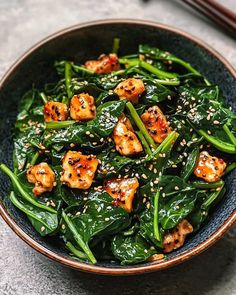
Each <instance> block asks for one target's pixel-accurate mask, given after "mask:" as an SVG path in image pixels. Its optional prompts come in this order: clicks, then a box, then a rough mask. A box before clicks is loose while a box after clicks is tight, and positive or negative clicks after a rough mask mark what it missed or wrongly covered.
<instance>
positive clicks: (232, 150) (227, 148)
mask: <svg viewBox="0 0 236 295" xmlns="http://www.w3.org/2000/svg"><path fill="white" fill-rule="evenodd" d="M197 132H198V133H199V134H200V135H201V136H203V137H204V138H205V139H206V140H207V141H208V142H210V143H211V144H212V145H214V146H215V147H216V148H217V149H218V150H220V151H223V152H225V153H229V154H236V146H234V145H232V144H229V143H226V142H223V141H221V140H219V139H216V138H215V137H214V136H211V135H209V134H207V133H206V132H205V131H204V130H202V129H200V130H197Z"/></svg>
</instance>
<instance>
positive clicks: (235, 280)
mask: <svg viewBox="0 0 236 295" xmlns="http://www.w3.org/2000/svg"><path fill="white" fill-rule="evenodd" d="M221 2H222V3H225V4H227V5H229V6H230V7H231V8H233V9H235V10H236V1H235V0H227V1H226V0H222V1H221ZM125 17H127V18H139V19H147V20H153V21H157V22H161V23H164V24H169V25H173V26H176V27H178V28H180V29H183V30H185V31H187V32H189V33H191V34H193V35H195V36H198V37H199V38H201V39H202V40H204V41H205V42H207V43H208V44H210V45H211V46H212V47H214V48H215V49H216V50H218V51H219V52H220V53H221V54H222V55H224V56H225V57H226V58H227V59H228V60H229V61H230V62H231V63H232V64H233V65H234V66H236V46H235V41H234V40H233V39H231V37H229V36H227V35H226V34H225V32H223V31H221V30H220V29H219V28H217V27H216V26H215V25H214V24H212V23H211V22H210V21H208V20H207V19H205V18H204V17H203V16H200V15H199V14H198V13H195V12H193V11H192V10H191V9H189V8H188V7H186V6H185V5H183V4H182V3H181V1H177V0H176V1H175V0H173V1H172V0H169V1H167V0H150V1H141V0H133V1H128V0H127V1H125V0H120V1H117V0H116V1H115V0H103V1H96V0H80V1H78V0H57V1H53V0H10V1H6V0H0V40H1V45H0V76H2V75H3V73H4V72H5V71H6V70H7V69H8V68H9V66H10V65H11V64H12V63H13V62H14V61H15V59H16V58H17V57H19V56H20V55H21V54H22V53H23V52H24V51H25V50H27V49H28V48H29V47H30V46H32V45H33V44H34V43H35V42H37V41H39V40H40V39H42V38H44V37H46V36H47V35H49V34H51V33H54V32H55V31H58V30H60V29H62V28H64V27H67V26H70V25H74V24H78V23H80V22H84V21H88V20H95V19H105V18H125ZM235 237H236V227H234V228H232V229H231V230H230V231H229V232H228V233H227V234H226V235H225V236H224V238H222V239H221V240H220V241H219V242H218V243H217V244H216V245H214V246H213V247H211V248H210V249H209V250H207V251H206V252H204V253H203V254H201V255H199V256H198V257H195V258H194V259H192V260H191V261H189V262H187V263H184V264H182V265H180V266H178V267H174V268H172V269H168V270H165V271H162V272H157V273H152V274H147V275H142V276H136V277H102V276H96V275H91V274H86V273H81V272H79V271H75V270H72V269H68V268H66V267H64V266H62V265H59V264H57V263H55V262H53V261H51V260H49V259H48V258H46V257H44V256H42V255H41V254H39V253H37V252H36V251H34V250H33V249H31V248H30V247H29V246H27V245H26V244H25V243H24V242H23V241H21V240H20V238H18V237H17V236H16V235H15V234H14V233H13V232H12V231H11V230H10V229H9V228H8V226H7V225H6V224H5V223H4V222H3V220H2V219H1V218H0V253H1V255H0V294H2V295H3V294H5V295H11V294H14V295H17V294H34V295H37V294H47V295H50V294H63V295H65V294H106V293H107V294H108V293H112V294H114V295H115V294H129V295H130V294H157V293H158V294H159V295H162V294H168V295H178V294H181V295H187V294H191V295H194V294H197V295H199V294H200V295H202V294H214V295H218V294H219V295H231V294H236V251H235V249H236V239H235Z"/></svg>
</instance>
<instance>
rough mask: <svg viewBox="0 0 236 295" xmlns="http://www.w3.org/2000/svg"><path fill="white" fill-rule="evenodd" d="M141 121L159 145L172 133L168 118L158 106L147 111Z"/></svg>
mask: <svg viewBox="0 0 236 295" xmlns="http://www.w3.org/2000/svg"><path fill="white" fill-rule="evenodd" d="M141 119H142V121H143V124H144V125H145V127H146V128H147V130H148V133H149V134H150V135H151V137H152V138H153V140H154V141H155V142H157V143H161V142H162V141H163V140H164V139H165V138H166V137H167V136H168V134H169V133H170V132H171V128H170V127H169V124H168V122H167V120H166V117H165V115H164V114H163V113H162V111H161V110H160V108H159V107H158V106H152V107H150V108H149V109H148V110H146V111H145V112H144V113H143V114H142V116H141Z"/></svg>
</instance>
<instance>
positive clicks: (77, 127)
mask: <svg viewBox="0 0 236 295" xmlns="http://www.w3.org/2000/svg"><path fill="white" fill-rule="evenodd" d="M124 107H125V101H109V102H106V103H104V104H103V105H101V106H99V107H98V108H97V116H96V118H95V119H93V120H91V121H89V122H88V123H86V124H74V125H71V126H69V127H67V128H65V129H61V130H58V131H56V130H55V132H54V133H47V134H46V135H45V136H44V145H45V146H50V145H52V144H55V143H57V144H64V145H69V144H71V143H73V144H81V145H82V144H83V145H86V144H87V143H88V142H96V140H97V141H98V140H99V139H100V138H104V137H108V136H109V135H110V134H111V133H112V131H113V129H114V128H115V126H116V124H117V122H118V118H119V117H120V115H121V113H122V112H123V110H124ZM91 134H92V135H93V137H92V136H91Z"/></svg>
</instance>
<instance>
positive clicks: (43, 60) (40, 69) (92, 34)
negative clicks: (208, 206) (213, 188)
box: [0, 19, 236, 275]
mask: <svg viewBox="0 0 236 295" xmlns="http://www.w3.org/2000/svg"><path fill="white" fill-rule="evenodd" d="M114 37H119V38H121V54H131V53H133V52H136V50H137V46H138V44H139V43H147V44H150V45H153V46H157V47H160V48H162V49H164V50H167V51H171V52H173V53H174V54H176V55H178V56H180V57H181V58H183V59H185V60H186V61H188V62H190V63H191V64H192V65H193V66H194V67H195V68H197V70H199V71H200V72H201V73H202V74H203V75H204V76H205V77H206V78H207V79H208V80H210V81H211V82H212V83H216V84H218V85H219V86H220V87H221V89H222V91H223V94H224V96H225V98H226V102H227V103H228V104H229V105H231V106H232V108H233V109H234V111H235V112H236V102H235V101H234V100H233V98H234V96H235V95H236V72H235V70H234V69H233V67H232V66H231V65H230V64H229V63H228V62H227V61H226V60H225V59H224V58H223V57H222V56H221V55H220V54H219V53H217V52H216V51H215V50H214V49H213V48H211V47H209V46H208V45H207V44H205V43H204V42H202V41H200V40H198V39H197V38H195V37H193V36H191V35H189V34H187V33H185V32H182V31H180V30H178V29H176V28H173V27H169V26H166V25H162V24H158V23H154V22H148V21H140V20H124V19H120V20H106V21H95V22H90V23H84V24H80V25H76V26H73V27H71V28H68V29H65V30H63V31H60V32H58V33H55V34H53V35H51V36H49V37H48V38H46V39H44V40H43V41H41V42H39V43H37V44H36V45H35V46H33V47H32V48H31V49H29V50H28V51H27V52H26V53H25V54H24V55H23V56H22V57H21V58H20V59H19V60H18V61H16V63H15V64H14V65H13V66H12V67H11V68H10V69H9V70H8V72H7V73H6V74H5V76H4V77H3V78H2V80H1V82H0V118H1V125H0V141H1V149H0V162H4V163H6V164H7V165H9V166H12V149H13V141H12V130H13V127H14V122H15V119H16V115H17V104H18V101H19V99H20V97H21V96H22V94H23V93H24V92H25V91H26V90H27V89H29V88H31V86H32V84H36V86H39V87H40V85H42V84H43V83H44V82H46V80H47V81H48V80H51V79H52V80H53V76H54V74H53V62H54V61H55V60H58V59H71V60H75V61H78V62H81V63H82V62H84V61H86V60H87V59H91V58H93V57H95V58H96V57H97V56H98V55H100V54H101V53H103V52H108V51H109V49H110V48H111V46H112V40H113V38H114ZM235 184H236V171H234V172H232V173H231V174H230V175H229V176H228V177H227V179H226V187H227V194H226V195H225V197H224V198H223V200H222V201H221V202H220V204H218V206H217V208H216V209H215V210H214V212H213V213H212V215H211V218H210V219H209V220H208V222H207V223H206V224H205V225H204V226H203V227H202V228H201V229H200V230H199V231H198V232H197V233H196V234H195V235H194V236H192V237H191V238H189V239H188V240H187V242H186V243H185V245H184V246H183V247H182V248H180V249H178V250H177V251H175V252H173V253H171V254H169V255H168V256H167V259H166V260H163V261H160V262H148V263H142V264H138V265H134V266H120V265H118V264H117V265H115V264H109V263H105V264H104V263H98V264H96V265H91V264H86V263H82V262H79V261H78V260H73V259H72V258H71V257H70V256H69V254H68V253H67V251H66V250H65V249H64V248H63V247H62V244H61V243H60V241H58V240H56V239H54V238H52V237H47V238H42V237H41V236H40V235H39V234H38V233H37V232H36V231H34V229H33V227H32V226H31V225H30V223H29V221H28V220H27V218H26V216H25V215H24V214H23V213H21V212H19V210H18V209H16V208H15V207H14V206H13V205H12V204H11V202H10V201H9V199H8V197H7V196H8V193H9V190H10V183H9V180H8V179H7V178H6V177H5V176H4V175H3V174H2V173H1V174H0V214H1V216H2V217H3V219H4V220H5V221H6V223H7V224H8V225H9V226H10V227H11V228H12V229H13V231H14V232H15V233H16V234H17V235H18V236H19V237H20V238H21V239H22V240H24V241H25V242H26V243H27V244H29V245H30V246H31V247H33V248H34V249H35V250H37V251H38V252H40V253H42V254H44V255H46V256H47V257H49V258H51V259H53V260H55V261H58V262H60V263H62V264H64V265H67V266H70V267H72V268H75V269H79V270H82V271H87V272H91V273H97V274H106V275H130V274H140V273H146V272H151V271H156V270H161V269H165V268H167V267H170V266H174V265H177V264H178V263H181V262H184V261H186V260H188V259H190V258H192V257H194V256H196V255H197V254H199V253H200V252H202V251H203V250H206V249H207V248H208V247H209V246H211V245H213V244H214V243H215V242H216V241H217V240H218V239H219V238H220V237H221V236H222V235H223V234H224V233H225V232H226V231H227V230H228V229H229V228H230V226H231V225H232V224H233V223H234V222H235V220H236V200H235V196H236V186H235Z"/></svg>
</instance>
